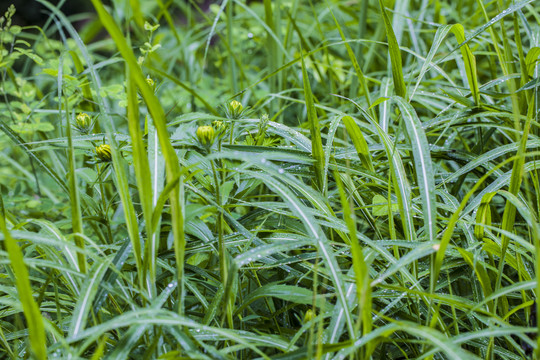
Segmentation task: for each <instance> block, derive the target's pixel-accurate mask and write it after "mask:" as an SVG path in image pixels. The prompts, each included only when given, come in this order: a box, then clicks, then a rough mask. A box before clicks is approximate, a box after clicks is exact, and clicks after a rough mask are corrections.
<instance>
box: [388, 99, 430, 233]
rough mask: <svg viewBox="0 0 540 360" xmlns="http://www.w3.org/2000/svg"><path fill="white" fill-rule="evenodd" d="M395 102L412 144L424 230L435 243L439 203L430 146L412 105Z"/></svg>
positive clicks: (400, 101) (401, 100)
mask: <svg viewBox="0 0 540 360" xmlns="http://www.w3.org/2000/svg"><path fill="white" fill-rule="evenodd" d="M393 100H394V101H396V103H397V104H398V106H399V109H400V111H401V115H402V116H403V121H404V122H405V127H406V129H407V134H408V135H409V141H410V142H411V147H412V152H413V158H414V166H415V168H416V177H417V179H418V189H419V191H420V196H421V198H422V214H423V216H424V229H425V232H426V236H427V239H428V240H429V241H433V240H435V239H436V238H437V203H436V201H435V177H434V172H433V167H432V162H431V156H430V150H429V144H428V141H427V137H426V134H425V132H424V128H423V127H422V123H421V122H420V119H418V115H416V112H415V111H414V108H413V107H412V106H411V104H409V103H408V102H407V101H405V99H403V98H401V97H394V98H393Z"/></svg>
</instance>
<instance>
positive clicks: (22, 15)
mask: <svg viewBox="0 0 540 360" xmlns="http://www.w3.org/2000/svg"><path fill="white" fill-rule="evenodd" d="M49 2H50V3H51V4H53V5H55V6H57V5H58V4H59V3H60V0H50V1H49ZM11 4H13V5H14V6H15V9H16V10H17V12H16V13H15V16H14V17H13V24H16V25H20V26H30V25H37V26H40V27H42V26H43V24H44V23H45V22H46V21H47V19H48V18H49V14H50V11H49V10H48V9H47V8H46V7H45V6H44V5H42V4H41V3H39V2H38V1H36V0H11V1H9V0H8V1H5V2H2V6H1V7H0V13H1V14H2V15H3V14H4V13H5V12H6V10H7V8H8V7H9V5H11ZM60 9H61V10H62V12H63V13H64V14H66V15H67V16H69V15H74V14H80V13H84V12H89V11H94V7H93V6H92V3H91V2H90V0H77V1H74V0H67V1H64V4H63V5H62V7H61V8H60Z"/></svg>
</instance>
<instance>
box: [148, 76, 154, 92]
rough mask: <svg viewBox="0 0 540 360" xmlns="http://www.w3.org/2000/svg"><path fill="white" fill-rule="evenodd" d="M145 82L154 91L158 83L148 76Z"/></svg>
mask: <svg viewBox="0 0 540 360" xmlns="http://www.w3.org/2000/svg"><path fill="white" fill-rule="evenodd" d="M145 80H146V83H147V84H148V85H149V86H150V87H151V88H152V90H154V89H155V86H156V83H155V82H154V80H153V79H152V78H151V77H150V76H147V77H146V79H145Z"/></svg>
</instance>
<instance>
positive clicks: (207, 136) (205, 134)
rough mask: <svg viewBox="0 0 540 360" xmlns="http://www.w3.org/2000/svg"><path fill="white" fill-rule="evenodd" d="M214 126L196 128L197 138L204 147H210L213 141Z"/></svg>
mask: <svg viewBox="0 0 540 360" xmlns="http://www.w3.org/2000/svg"><path fill="white" fill-rule="evenodd" d="M214 136H215V132H214V128H213V127H211V126H207V125H206V126H199V128H198V129H197V138H198V139H199V142H200V143H201V145H202V146H204V147H210V146H212V144H213V143H214Z"/></svg>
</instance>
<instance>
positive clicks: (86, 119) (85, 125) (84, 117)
mask: <svg viewBox="0 0 540 360" xmlns="http://www.w3.org/2000/svg"><path fill="white" fill-rule="evenodd" d="M74 127H75V129H77V130H78V131H79V132H80V133H83V134H88V133H89V132H90V129H91V128H92V119H91V118H90V115H88V114H87V113H79V114H78V115H77V116H76V117H75V126H74Z"/></svg>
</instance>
